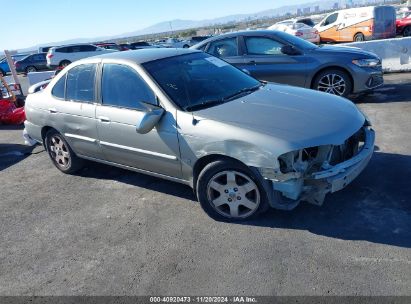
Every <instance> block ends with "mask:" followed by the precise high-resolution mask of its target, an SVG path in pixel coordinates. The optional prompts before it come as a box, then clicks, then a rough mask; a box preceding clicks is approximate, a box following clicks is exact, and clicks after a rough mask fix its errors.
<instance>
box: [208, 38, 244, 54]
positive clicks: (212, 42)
mask: <svg viewBox="0 0 411 304" xmlns="http://www.w3.org/2000/svg"><path fill="white" fill-rule="evenodd" d="M240 37H241V36H228V37H222V38H220V39H216V40H213V41H209V42H208V43H207V47H206V48H205V49H204V51H203V52H205V53H207V54H209V55H211V56H214V57H217V56H215V55H214V54H211V53H209V52H208V51H209V50H210V47H211V45H212V44H214V43H218V42H219V41H223V40H228V39H236V42H237V55H235V56H228V57H217V58H219V59H222V58H235V57H240V56H242V55H241V54H242V53H243V49H242V46H241V43H240Z"/></svg>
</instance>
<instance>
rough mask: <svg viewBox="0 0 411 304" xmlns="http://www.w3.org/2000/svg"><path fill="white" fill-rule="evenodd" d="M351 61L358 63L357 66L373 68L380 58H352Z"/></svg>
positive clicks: (379, 63) (378, 64) (377, 64)
mask: <svg viewBox="0 0 411 304" xmlns="http://www.w3.org/2000/svg"><path fill="white" fill-rule="evenodd" d="M352 63H354V64H355V65H358V66H359V67H369V68H373V67H376V66H380V65H381V60H379V59H356V60H353V61H352Z"/></svg>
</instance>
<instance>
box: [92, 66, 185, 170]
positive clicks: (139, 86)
mask: <svg viewBox="0 0 411 304" xmlns="http://www.w3.org/2000/svg"><path fill="white" fill-rule="evenodd" d="M144 103H145V104H152V105H158V102H157V99H156V96H155V94H154V93H153V91H152V90H151V89H150V87H149V86H148V85H147V83H146V82H145V81H144V80H143V78H142V77H141V76H140V75H139V73H138V72H137V71H136V70H135V69H134V68H133V67H131V66H128V65H123V64H117V63H105V64H104V65H103V70H102V80H101V104H100V105H98V106H97V109H96V118H97V129H98V134H99V140H100V145H101V147H102V150H103V153H104V156H105V159H106V160H108V161H110V162H113V163H117V164H121V165H125V166H129V167H133V168H138V169H142V170H146V171H151V172H155V173H160V174H163V175H167V176H171V177H177V178H179V177H181V164H180V161H179V153H180V152H179V145H178V138H177V129H176V122H175V119H174V117H173V115H172V114H171V113H169V112H166V113H165V114H164V116H163V117H162V118H161V120H160V122H159V124H158V125H157V126H156V127H155V128H154V129H153V130H151V131H150V132H149V133H147V134H139V133H137V131H136V124H137V122H138V121H139V119H140V117H141V115H143V109H145V108H146V106H145V105H144Z"/></svg>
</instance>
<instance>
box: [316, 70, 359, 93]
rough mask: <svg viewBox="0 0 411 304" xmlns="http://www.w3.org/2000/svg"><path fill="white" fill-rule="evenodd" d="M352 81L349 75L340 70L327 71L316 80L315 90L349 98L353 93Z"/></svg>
mask: <svg viewBox="0 0 411 304" xmlns="http://www.w3.org/2000/svg"><path fill="white" fill-rule="evenodd" d="M352 86H353V85H352V81H351V79H350V77H349V76H348V74H347V73H345V72H343V71H340V70H326V71H323V72H321V73H320V74H318V75H317V76H316V77H315V79H314V84H313V89H315V90H318V91H321V92H325V93H329V94H333V95H337V96H342V97H347V96H348V95H349V94H350V93H351V91H352Z"/></svg>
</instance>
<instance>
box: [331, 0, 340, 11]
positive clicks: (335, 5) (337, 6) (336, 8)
mask: <svg viewBox="0 0 411 304" xmlns="http://www.w3.org/2000/svg"><path fill="white" fill-rule="evenodd" d="M339 8H340V5H339V4H338V2H335V3H334V6H333V9H335V10H338V9H339Z"/></svg>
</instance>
